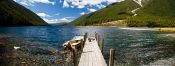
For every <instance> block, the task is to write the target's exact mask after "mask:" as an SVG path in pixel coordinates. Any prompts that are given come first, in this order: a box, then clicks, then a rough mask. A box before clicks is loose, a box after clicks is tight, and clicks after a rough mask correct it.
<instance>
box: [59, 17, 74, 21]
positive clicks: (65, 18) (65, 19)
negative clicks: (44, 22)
mask: <svg viewBox="0 0 175 66" xmlns="http://www.w3.org/2000/svg"><path fill="white" fill-rule="evenodd" d="M73 19H74V17H64V18H61V19H59V20H60V21H61V22H71V21H72V20H73Z"/></svg>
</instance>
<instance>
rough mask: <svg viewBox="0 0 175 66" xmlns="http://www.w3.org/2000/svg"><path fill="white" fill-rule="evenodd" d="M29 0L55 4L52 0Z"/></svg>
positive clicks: (30, 0)
mask: <svg viewBox="0 0 175 66" xmlns="http://www.w3.org/2000/svg"><path fill="white" fill-rule="evenodd" d="M28 1H29V2H31V3H37V2H40V3H47V4H52V5H54V4H55V2H51V1H49V0H28Z"/></svg>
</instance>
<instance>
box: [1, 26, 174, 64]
mask: <svg viewBox="0 0 175 66" xmlns="http://www.w3.org/2000/svg"><path fill="white" fill-rule="evenodd" d="M85 32H88V34H89V36H94V33H95V32H97V33H99V35H100V36H101V38H104V42H105V43H104V55H105V59H106V60H108V56H109V53H108V52H109V48H115V50H116V61H115V63H116V65H121V64H126V65H130V64H131V65H133V66H136V65H140V64H141V65H143V64H149V63H150V62H154V61H156V60H159V59H167V58H171V57H173V56H174V55H175V52H174V51H175V50H174V48H172V47H175V41H174V39H173V37H168V36H166V35H164V34H165V33H161V32H158V31H154V30H143V29H135V30H132V29H125V28H124V29H120V28H117V27H90V26H89V27H72V26H31V27H3V28H0V34H7V35H12V36H15V37H17V38H19V39H20V40H23V41H25V43H26V44H27V43H30V45H32V46H35V47H42V48H46V49H48V50H52V49H56V50H63V46H62V44H63V43H64V42H66V41H68V40H70V39H71V38H73V37H74V36H79V35H84V33H85ZM19 46H22V44H20V45H19ZM27 46H28V45H27ZM107 62H108V61H107Z"/></svg>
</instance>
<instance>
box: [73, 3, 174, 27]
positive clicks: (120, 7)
mask: <svg viewBox="0 0 175 66" xmlns="http://www.w3.org/2000/svg"><path fill="white" fill-rule="evenodd" d="M174 7H175V0H125V1H123V2H119V3H113V4H111V5H109V6H107V7H106V8H103V9H101V10H99V11H96V12H93V13H90V14H86V15H83V16H81V17H79V18H78V19H76V20H74V21H72V22H71V23H70V24H72V25H84V26H86V25H94V24H102V23H106V22H111V21H117V20H124V21H123V22H124V23H125V24H127V26H130V27H175V19H174V18H175V8H174Z"/></svg>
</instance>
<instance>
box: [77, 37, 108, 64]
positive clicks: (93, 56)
mask: <svg viewBox="0 0 175 66" xmlns="http://www.w3.org/2000/svg"><path fill="white" fill-rule="evenodd" d="M78 66H107V64H106V62H105V59H104V57H103V55H102V53H101V50H100V48H99V46H98V42H97V41H96V40H92V41H91V42H90V41H88V40H87V41H86V42H85V46H84V48H83V53H82V55H81V58H80V61H79V65H78Z"/></svg>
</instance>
